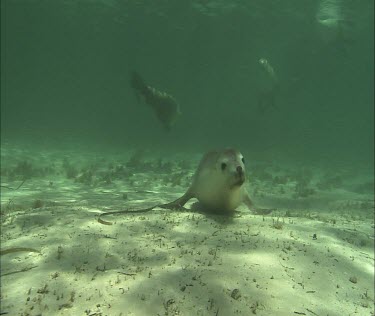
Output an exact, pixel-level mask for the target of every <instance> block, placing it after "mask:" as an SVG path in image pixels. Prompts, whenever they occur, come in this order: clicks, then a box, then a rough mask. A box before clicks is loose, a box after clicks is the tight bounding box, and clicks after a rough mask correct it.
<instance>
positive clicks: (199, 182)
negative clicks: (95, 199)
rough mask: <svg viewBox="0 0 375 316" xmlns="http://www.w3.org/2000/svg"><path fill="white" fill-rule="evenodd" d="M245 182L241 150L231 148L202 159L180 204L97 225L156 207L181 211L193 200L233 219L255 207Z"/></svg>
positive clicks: (164, 206)
mask: <svg viewBox="0 0 375 316" xmlns="http://www.w3.org/2000/svg"><path fill="white" fill-rule="evenodd" d="M245 181H246V173H245V160H244V157H243V155H242V154H241V153H240V152H239V151H238V150H236V149H232V148H230V149H224V150H215V151H210V152H208V153H206V154H205V155H204V156H203V158H202V159H201V161H200V163H199V165H198V168H197V170H196V171H195V174H194V176H193V179H192V183H191V185H190V187H189V188H188V190H187V191H186V193H185V194H184V195H183V196H181V197H180V198H178V199H177V200H175V201H173V202H170V203H167V204H161V205H155V206H152V207H150V208H147V209H142V210H136V211H128V210H124V211H115V212H107V213H102V214H101V215H100V216H99V219H98V221H99V222H100V223H101V224H105V225H112V223H110V222H107V221H104V220H102V219H101V217H102V216H104V215H113V214H117V215H118V214H123V213H132V212H136V213H144V212H148V211H151V210H153V209H154V208H156V207H161V208H165V209H181V208H183V206H184V205H185V204H186V203H187V202H188V201H189V200H190V199H192V198H196V199H197V200H198V201H199V203H200V204H201V206H202V209H204V210H206V211H207V212H211V213H215V214H227V215H231V214H233V212H234V210H235V209H236V208H237V207H238V206H239V205H240V204H242V203H244V204H245V205H246V206H247V207H248V208H249V209H250V208H252V207H253V202H252V201H251V199H250V197H249V194H248V193H247V191H246V189H245V186H244V183H245Z"/></svg>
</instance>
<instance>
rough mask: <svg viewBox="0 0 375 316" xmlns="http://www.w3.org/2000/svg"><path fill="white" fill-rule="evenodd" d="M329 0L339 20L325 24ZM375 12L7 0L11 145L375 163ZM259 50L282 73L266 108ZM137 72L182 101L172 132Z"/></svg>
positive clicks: (353, 7) (345, 5) (352, 4)
mask: <svg viewBox="0 0 375 316" xmlns="http://www.w3.org/2000/svg"><path fill="white" fill-rule="evenodd" d="M324 5H326V6H328V9H327V10H326V11H327V12H328V15H329V14H331V16H328V18H331V20H332V18H333V19H337V21H336V22H337V23H339V24H340V25H339V26H337V27H334V28H325V27H324V25H321V24H319V20H318V19H319V14H320V13H322V14H327V12H324V10H325V9H324ZM335 10H336V11H335ZM320 11H323V12H320ZM373 12H374V2H373V1H367V0H360V1H350V0H343V1H339V0H337V1H333V0H331V1H329V0H325V1H323V0H322V1H307V0H306V1H301V0H288V1H276V0H273V1H271V0H267V1H266V0H262V1H240V0H237V1H229V0H228V1H203V0H201V1H198V0H195V1H194V0H189V1H187V0H180V1H166V0H165V1H125V0H124V1H116V0H108V1H105V0H55V1H47V0H27V1H26V0H2V1H1V135H2V142H3V144H4V142H9V143H17V142H19V143H27V144H29V145H32V144H33V143H35V144H48V146H62V145H63V144H69V143H70V142H72V143H73V142H74V143H83V144H91V145H92V146H96V145H98V146H102V145H103V146H108V145H109V146H113V147H114V148H117V147H118V148H120V147H121V148H127V147H129V148H132V147H134V146H138V147H139V146H144V147H145V148H150V149H152V148H155V147H157V148H158V149H162V150H163V149H165V150H170V151H173V152H177V151H179V150H182V149H183V150H193V151H202V152H204V151H206V150H208V149H210V148H214V147H225V146H234V147H238V148H239V149H241V150H243V151H245V152H247V153H251V155H252V156H253V157H256V158H259V159H262V158H263V157H273V159H284V160H287V161H289V162H293V161H301V160H302V161H305V162H309V161H315V162H324V163H326V162H329V163H330V164H337V165H340V164H342V163H344V164H351V165H353V164H354V165H356V164H357V165H358V167H359V168H372V165H373V149H374V139H373V138H374V134H373V132H374V121H373V114H374V113H373V112H374V42H373V35H374V34H373V33H374V28H373V23H374V15H373ZM320 18H321V17H320ZM323 18H324V17H323ZM332 29H333V31H332ZM259 58H267V59H268V60H269V61H270V62H271V64H272V66H273V67H274V69H275V71H276V73H277V75H278V77H279V80H280V91H279V94H278V95H277V109H274V110H271V111H267V112H266V113H263V114H262V113H260V112H259V110H258V108H257V102H258V100H257V83H258V82H257V81H258V78H259V76H258V73H259V65H258V59H259ZM133 69H135V70H137V71H138V72H140V73H141V74H142V76H143V77H144V79H145V81H146V83H147V84H149V85H152V86H154V87H156V88H158V89H160V90H163V91H166V92H168V93H170V94H171V95H173V96H174V97H175V98H176V99H177V100H178V101H179V103H180V106H181V111H182V112H183V116H182V117H181V118H180V119H179V121H178V122H177V124H176V126H175V128H174V129H173V130H172V131H171V132H170V133H167V132H165V131H164V130H163V129H162V127H161V125H160V122H158V120H157V119H156V117H155V115H154V113H152V111H151V110H150V109H149V108H147V106H145V105H144V104H142V103H138V102H137V100H136V98H135V95H134V92H133V91H132V90H131V88H130V86H129V72H130V71H131V70H133Z"/></svg>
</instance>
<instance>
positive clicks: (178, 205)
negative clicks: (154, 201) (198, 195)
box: [158, 191, 193, 210]
mask: <svg viewBox="0 0 375 316" xmlns="http://www.w3.org/2000/svg"><path fill="white" fill-rule="evenodd" d="M192 197H193V195H192V194H191V193H190V191H187V192H186V193H185V194H184V195H183V196H181V197H180V198H178V199H177V200H175V201H173V202H170V203H167V204H162V205H158V207H161V208H166V209H170V210H175V209H184V210H185V208H184V205H185V204H186V202H187V201H189V200H190V199H191V198H192Z"/></svg>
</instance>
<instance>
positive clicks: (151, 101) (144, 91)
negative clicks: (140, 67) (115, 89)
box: [130, 72, 181, 131]
mask: <svg viewBox="0 0 375 316" xmlns="http://www.w3.org/2000/svg"><path fill="white" fill-rule="evenodd" d="M130 85H131V87H132V88H133V89H134V91H135V92H136V94H137V96H138V97H139V96H142V97H143V99H144V102H145V103H146V104H147V105H149V106H150V107H151V108H152V109H153V110H154V111H155V114H156V116H157V118H158V119H159V121H160V122H161V123H162V124H163V127H164V128H165V129H166V130H168V131H169V130H170V129H171V128H172V126H173V125H174V124H175V123H176V120H177V118H178V116H179V115H180V114H181V111H180V107H179V105H178V103H177V101H176V99H175V98H174V97H172V96H171V95H169V94H167V93H165V92H163V91H159V90H157V89H155V88H153V87H150V86H148V85H146V83H145V82H144V81H143V79H142V78H141V76H140V75H139V74H138V73H137V72H133V73H132V75H131V80H130Z"/></svg>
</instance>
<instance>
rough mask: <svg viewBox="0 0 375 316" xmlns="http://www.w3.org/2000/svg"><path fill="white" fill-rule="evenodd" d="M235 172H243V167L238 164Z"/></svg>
mask: <svg viewBox="0 0 375 316" xmlns="http://www.w3.org/2000/svg"><path fill="white" fill-rule="evenodd" d="M237 172H238V173H239V174H241V173H243V169H242V167H241V166H238V167H237Z"/></svg>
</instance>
